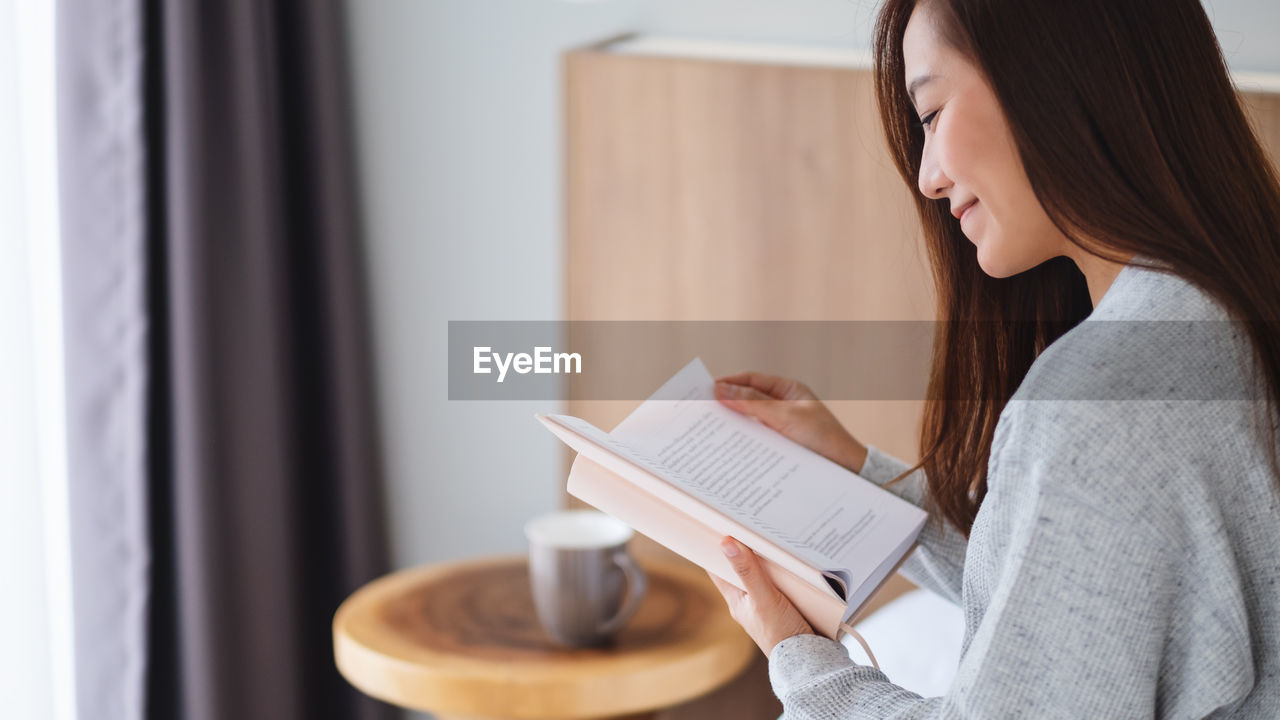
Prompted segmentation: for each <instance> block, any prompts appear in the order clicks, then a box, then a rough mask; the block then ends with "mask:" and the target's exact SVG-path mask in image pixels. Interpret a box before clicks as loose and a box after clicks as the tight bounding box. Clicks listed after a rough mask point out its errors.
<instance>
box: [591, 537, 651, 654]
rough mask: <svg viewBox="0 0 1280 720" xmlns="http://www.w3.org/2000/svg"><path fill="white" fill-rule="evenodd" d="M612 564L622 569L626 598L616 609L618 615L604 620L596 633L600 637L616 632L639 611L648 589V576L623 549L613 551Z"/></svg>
mask: <svg viewBox="0 0 1280 720" xmlns="http://www.w3.org/2000/svg"><path fill="white" fill-rule="evenodd" d="M613 562H614V564H616V565H617V566H618V567H619V568H621V569H622V575H623V577H625V578H626V579H627V598H626V600H623V601H622V607H620V608H618V613H617V614H616V615H614V616H613V617H611V618H609V619H608V620H606V621H605V622H604V624H602V625H601V626H600V628H599V629H598V630H597V631H596V632H598V633H600V634H601V635H611V634H613V633H614V632H617V630H618V628H620V627H622V624H623V623H625V622H626V621H627V620H629V619H631V616H632V615H634V614H635V612H636V610H639V609H640V601H641V600H643V599H644V593H645V590H647V589H648V588H649V576H648V575H646V574H645V572H644V569H643V568H641V567H640V565H639V563H637V562H636V561H635V560H634V559H633V558H632V557H631V556H630V555H629V554H627V551H626V549H625V548H623V549H620V550H616V551H614V553H613Z"/></svg>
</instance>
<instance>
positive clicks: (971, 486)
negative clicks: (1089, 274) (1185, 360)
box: [873, 0, 1280, 535]
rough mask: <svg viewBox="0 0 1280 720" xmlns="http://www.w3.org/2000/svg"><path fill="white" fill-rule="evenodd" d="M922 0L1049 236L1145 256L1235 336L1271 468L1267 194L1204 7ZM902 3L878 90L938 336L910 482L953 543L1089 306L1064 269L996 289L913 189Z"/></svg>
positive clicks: (1277, 290)
mask: <svg viewBox="0 0 1280 720" xmlns="http://www.w3.org/2000/svg"><path fill="white" fill-rule="evenodd" d="M924 1H926V2H929V3H930V5H929V10H931V11H933V13H934V16H933V17H934V20H935V22H936V23H937V27H938V28H939V30H940V32H941V36H942V37H943V38H945V40H946V42H948V43H949V44H950V45H951V46H952V47H954V48H955V49H956V50H958V51H959V52H961V53H962V54H963V55H965V56H967V57H968V58H969V59H970V61H971V62H973V63H974V64H975V66H976V67H977V68H978V69H979V70H980V71H981V72H982V73H983V74H984V75H985V76H986V79H987V81H988V83H989V84H990V85H991V87H992V89H993V90H994V93H995V96H996V98H997V100H998V102H999V104H1000V106H1001V108H1002V110H1003V112H1004V116H1005V119H1006V121H1007V122H1008V125H1009V127H1010V130H1011V132H1012V134H1013V138H1014V142H1015V144H1016V146H1017V149H1018V152H1019V155H1020V157H1021V160H1022V164H1023V167H1024V169H1025V171H1026V174H1027V177H1028V178H1029V179H1030V181H1031V187H1032V189H1033V190H1034V191H1035V194H1036V197H1037V198H1038V199H1039V201H1040V203H1041V205H1042V206H1043V207H1044V209H1045V211H1046V213H1047V214H1048V216H1049V218H1050V219H1051V220H1052V221H1053V223H1054V224H1055V225H1056V226H1057V227H1058V229H1059V230H1061V231H1062V232H1063V234H1064V235H1066V237H1067V238H1068V239H1070V240H1071V241H1072V242H1073V243H1075V244H1076V245H1078V246H1080V247H1082V248H1084V249H1086V250H1088V251H1089V252H1091V253H1093V254H1095V255H1099V256H1102V257H1107V258H1109V259H1121V258H1127V257H1130V256H1137V257H1140V258H1150V259H1151V260H1153V261H1155V263H1154V264H1155V265H1163V266H1164V267H1163V270H1164V271H1168V272H1171V273H1173V274H1175V275H1177V276H1179V277H1181V278H1184V279H1186V280H1187V281H1189V282H1191V283H1193V284H1195V285H1196V286H1198V287H1200V288H1201V289H1203V290H1204V291H1205V292H1207V293H1208V294H1209V295H1210V296H1211V297H1213V298H1214V299H1215V300H1217V301H1218V302H1219V303H1221V305H1222V306H1223V307H1224V308H1225V309H1226V311H1227V312H1228V314H1229V315H1230V316H1231V317H1232V319H1233V320H1236V321H1238V322H1241V323H1242V324H1243V325H1244V326H1246V327H1247V328H1248V336H1249V339H1250V340H1251V341H1252V345H1253V348H1254V352H1255V358H1256V360H1257V362H1258V368H1259V369H1260V371H1261V372H1262V374H1263V375H1264V376H1265V377H1264V378H1263V379H1264V381H1265V387H1266V390H1267V401H1268V402H1267V404H1266V408H1267V413H1266V415H1267V418H1268V421H1267V422H1266V423H1265V424H1264V428H1265V432H1266V433H1267V434H1268V437H1267V438H1266V440H1267V447H1270V448H1271V453H1272V455H1271V462H1272V466H1273V468H1274V467H1275V466H1276V458H1275V442H1274V440H1275V428H1274V426H1272V425H1271V422H1270V420H1269V418H1271V417H1272V414H1271V411H1272V409H1273V408H1274V407H1276V406H1277V405H1280V332H1277V325H1276V324H1275V323H1276V320H1277V319H1280V180H1278V179H1277V174H1276V170H1275V168H1274V167H1273V166H1272V165H1271V163H1270V161H1269V160H1268V159H1267V158H1266V156H1265V155H1264V152H1263V149H1262V147H1261V145H1260V144H1259V142H1258V140H1257V138H1256V137H1255V136H1254V134H1253V132H1252V130H1251V128H1250V126H1249V123H1248V120H1247V119H1246V116H1245V113H1244V110H1243V108H1242V107H1241V102H1240V98H1239V96H1238V95H1237V94H1236V92H1235V89H1234V87H1233V85H1232V82H1231V78H1230V76H1229V74H1228V71H1227V66H1226V63H1225V62H1224V60H1223V58H1222V52H1221V50H1220V48H1219V47H1218V43H1217V39H1216V37H1215V36H1214V33H1213V28H1212V26H1211V25H1210V23H1209V19H1208V18H1207V17H1206V16H1205V12H1204V9H1203V8H1202V7H1201V6H1200V3H1199V2H1198V1H1197V0H1125V1H1124V2H1115V0H1071V1H1070V2H1055V1H1053V0H1043V1H1040V2H1034V1H1032V2H1028V1H1027V0H924ZM915 5H916V0H887V1H886V2H885V5H884V7H883V9H882V10H881V12H880V15H879V19H878V20H877V24H876V29H875V37H874V46H873V55H874V59H875V88H876V96H877V99H878V101H879V106H880V117H881V121H882V123H883V125H884V129H885V134H886V137H887V138H888V142H889V148H890V153H891V154H892V156H893V159H894V162H895V163H896V165H897V167H898V171H899V173H900V174H901V175H902V177H903V179H904V180H906V182H907V184H908V186H909V187H910V188H912V194H913V195H914V196H915V199H916V204H917V208H918V210H919V213H920V219H921V221H922V223H923V225H924V236H925V239H926V243H927V245H928V252H929V257H930V260H931V263H932V266H933V274H934V280H935V283H936V285H937V291H938V301H939V318H940V320H941V322H940V323H939V324H938V327H939V330H938V333H937V335H936V336H935V342H934V350H933V365H932V372H931V377H930V381H929V390H928V396H927V403H926V410H925V418H924V424H923V427H922V432H921V461H920V464H919V465H918V466H917V467H923V468H924V470H925V473H926V477H927V481H928V485H929V497H930V500H931V501H932V503H933V506H934V508H935V509H936V510H938V511H940V513H941V515H942V517H943V518H945V519H946V520H947V521H949V522H951V523H952V524H953V525H955V526H956V527H957V528H959V529H960V530H961V531H963V532H964V533H965V534H966V535H967V534H968V532H969V529H970V527H971V526H972V525H973V520H974V517H975V516H976V515H977V512H978V507H979V505H980V504H981V502H982V499H983V497H984V496H985V494H986V475H987V461H988V457H989V455H990V451H991V442H992V438H993V436H994V433H995V427H996V422H997V420H998V419H999V417H1000V413H1001V411H1002V410H1003V409H1004V406H1005V404H1006V403H1007V402H1008V401H1009V398H1010V397H1011V396H1012V395H1013V392H1014V390H1016V389H1017V387H1018V385H1019V383H1021V382H1022V379H1023V378H1024V376H1025V375H1026V373H1027V371H1028V369H1029V368H1030V366H1031V363H1032V362H1033V361H1034V360H1035V358H1036V357H1037V356H1038V355H1039V354H1040V352H1041V351H1042V350H1044V349H1045V347H1047V346H1048V345H1049V344H1050V343H1052V342H1053V341H1054V340H1056V339H1057V338H1058V337H1060V336H1061V335H1062V334H1063V333H1065V332H1066V331H1067V330H1069V329H1071V328H1072V327H1074V326H1075V325H1076V324H1077V323H1079V322H1080V321H1081V320H1082V319H1084V317H1085V316H1087V315H1088V314H1089V313H1090V312H1091V310H1092V305H1091V303H1090V299H1089V293H1088V288H1087V286H1086V284H1085V280H1084V276H1083V275H1082V274H1081V273H1080V272H1079V271H1078V270H1077V268H1076V266H1075V264H1074V263H1073V262H1072V261H1071V260H1070V259H1068V258H1066V257H1058V258H1055V259H1053V260H1051V261H1049V262H1046V263H1043V264H1041V265H1039V266H1038V267H1036V268H1034V269H1032V270H1029V271H1027V272H1023V273H1020V274H1018V275H1016V276H1013V277H1010V278H1005V279H996V278H991V277H989V276H987V275H986V274H985V273H984V272H983V271H982V269H981V268H980V267H979V266H978V262H977V259H976V252H975V249H974V247H973V245H972V244H971V243H970V242H969V241H968V240H967V239H966V238H965V237H964V235H963V234H961V231H960V226H959V223H958V222H957V221H956V220H955V218H953V217H952V216H951V215H950V213H949V212H948V210H947V207H946V204H945V203H944V202H943V201H940V200H931V199H929V198H926V197H924V196H922V195H920V194H919V193H918V192H916V191H915V188H916V179H917V175H918V173H919V171H920V159H921V152H922V149H923V144H924V138H923V135H922V131H921V130H920V128H919V127H918V126H916V125H914V124H913V123H912V121H913V120H915V112H914V109H913V107H912V104H911V101H910V99H909V98H908V96H907V92H906V78H905V77H904V66H903V55H902V38H903V33H904V31H905V30H906V26H907V21H908V19H909V18H910V16H911V13H912V11H913V10H914V8H915ZM1153 269H1161V268H1156V267H1153ZM961 398H963V399H961Z"/></svg>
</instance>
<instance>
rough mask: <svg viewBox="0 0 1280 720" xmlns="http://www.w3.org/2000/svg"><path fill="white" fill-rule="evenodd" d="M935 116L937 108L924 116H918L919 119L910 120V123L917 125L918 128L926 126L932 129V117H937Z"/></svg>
mask: <svg viewBox="0 0 1280 720" xmlns="http://www.w3.org/2000/svg"><path fill="white" fill-rule="evenodd" d="M937 116H938V111H937V110H934V111H933V112H931V113H929V114H928V115H925V116H924V117H922V118H920V119H919V120H912V121H911V124H912V125H913V126H914V127H918V128H921V129H923V128H926V127H927V128H929V129H930V130H932V129H933V119H934V118H935V117H937Z"/></svg>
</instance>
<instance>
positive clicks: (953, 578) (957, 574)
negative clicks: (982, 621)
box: [859, 446, 969, 605]
mask: <svg viewBox="0 0 1280 720" xmlns="http://www.w3.org/2000/svg"><path fill="white" fill-rule="evenodd" d="M909 467H910V466H909V465H907V464H906V463H905V462H903V461H901V460H899V459H898V458H895V457H893V456H891V455H889V454H888V453H886V452H884V451H882V450H880V449H879V448H876V447H874V446H872V447H868V448H867V460H866V462H865V463H864V464H863V466H862V472H861V473H859V474H860V475H861V476H862V477H864V478H866V479H867V480H869V481H871V482H873V483H875V484H876V485H880V486H882V487H884V489H885V490H888V491H889V492H892V493H893V494H895V495H897V496H898V497H900V498H902V499H903V500H906V501H907V502H909V503H911V504H912V505H915V506H916V507H923V504H924V498H925V487H926V486H925V474H924V470H916V471H915V472H913V473H911V474H910V475H908V476H907V477H905V478H903V479H902V480H901V481H899V482H896V483H893V484H888V483H889V482H890V481H892V480H893V479H894V478H895V477H897V476H898V475H901V474H902V473H904V472H906V471H907V469H908V468H909ZM968 545H969V541H968V538H966V537H965V536H964V535H963V534H962V533H961V532H960V531H958V530H956V529H955V528H954V527H953V526H952V525H951V524H950V523H947V522H945V521H943V520H942V519H941V518H935V517H931V518H930V519H929V521H928V522H927V523H925V526H924V529H923V530H921V531H920V538H919V540H918V544H917V545H916V549H915V551H914V552H912V553H911V556H910V557H908V558H907V560H906V561H905V562H903V563H902V568H901V572H902V574H903V575H904V576H906V578H907V579H908V580H910V581H911V582H913V583H915V584H917V585H919V586H921V587H925V588H928V589H930V590H932V591H933V592H935V593H937V594H938V595H941V596H942V597H944V598H946V599H948V600H950V601H951V602H953V603H955V604H957V605H959V604H960V584H961V579H962V578H963V577H964V556H965V550H966V548H967V547H968Z"/></svg>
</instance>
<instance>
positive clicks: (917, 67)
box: [902, 3, 947, 82]
mask: <svg viewBox="0 0 1280 720" xmlns="http://www.w3.org/2000/svg"><path fill="white" fill-rule="evenodd" d="M928 6H929V4H928V3H918V4H917V5H916V8H915V10H913V11H912V12H911V19H910V20H908V21H907V28H906V31H905V32H903V34H902V62H903V65H904V70H906V76H907V82H911V79H912V78H914V77H916V76H918V75H926V74H936V73H937V72H938V71H939V70H941V69H942V67H943V62H942V56H943V55H944V54H946V51H947V47H946V45H945V43H943V41H942V38H941V36H939V34H938V31H937V27H936V25H935V23H934V22H933V13H932V12H931V11H930V10H929V7H928Z"/></svg>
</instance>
